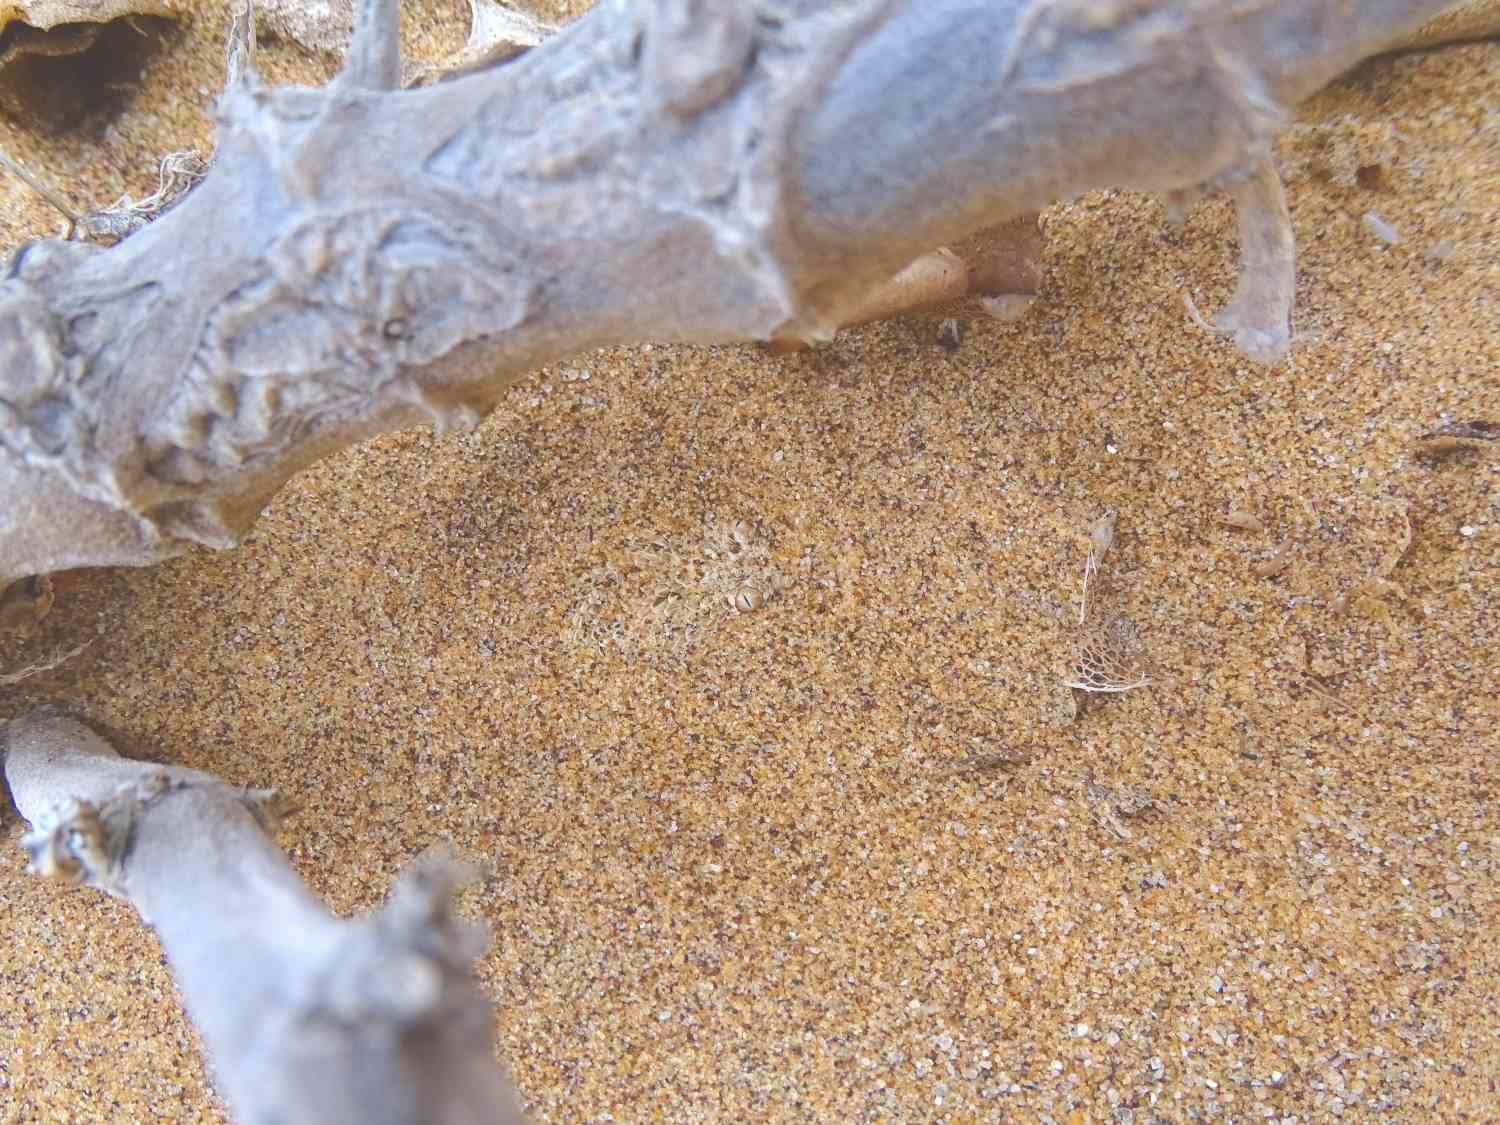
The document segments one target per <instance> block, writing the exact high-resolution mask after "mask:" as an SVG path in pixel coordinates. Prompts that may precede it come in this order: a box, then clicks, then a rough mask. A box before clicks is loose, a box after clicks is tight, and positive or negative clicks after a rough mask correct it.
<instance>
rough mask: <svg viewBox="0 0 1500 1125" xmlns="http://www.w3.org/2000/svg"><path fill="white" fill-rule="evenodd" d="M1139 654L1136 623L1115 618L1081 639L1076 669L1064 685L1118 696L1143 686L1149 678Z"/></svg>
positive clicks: (1075, 656)
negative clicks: (1143, 668) (1143, 669)
mask: <svg viewBox="0 0 1500 1125" xmlns="http://www.w3.org/2000/svg"><path fill="white" fill-rule="evenodd" d="M1140 657H1141V644H1140V638H1139V637H1138V636H1137V634H1136V629H1135V625H1134V624H1133V623H1132V622H1131V621H1130V620H1129V619H1127V618H1124V617H1112V618H1110V619H1108V620H1107V621H1104V622H1102V623H1100V624H1098V625H1095V626H1093V627H1092V628H1089V629H1088V630H1087V631H1086V632H1085V633H1084V634H1083V636H1081V637H1080V638H1079V639H1078V646H1077V648H1076V650H1075V655H1074V660H1073V671H1072V674H1071V676H1070V678H1068V679H1066V680H1064V681H1063V684H1064V686H1065V687H1070V688H1072V689H1073V690H1075V691H1082V692H1087V693H1089V694H1090V695H1118V694H1121V693H1123V692H1127V691H1134V690H1135V689H1136V688H1143V687H1145V686H1146V684H1147V682H1148V681H1147V679H1146V674H1145V672H1144V671H1142V669H1141V663H1140Z"/></svg>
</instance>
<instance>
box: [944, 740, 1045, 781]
mask: <svg viewBox="0 0 1500 1125" xmlns="http://www.w3.org/2000/svg"><path fill="white" fill-rule="evenodd" d="M969 744H970V745H971V746H973V747H974V749H973V750H972V751H971V752H970V753H968V754H965V755H964V756H963V757H962V758H960V759H958V761H956V762H952V763H949V764H948V767H947V768H948V772H949V773H953V774H964V773H1004V774H1009V773H1014V772H1015V771H1016V770H1018V769H1020V768H1021V767H1022V766H1024V765H1026V764H1028V763H1029V762H1030V761H1031V759H1032V751H1031V750H1030V748H1023V747H1014V746H1003V747H1001V748H1000V749H999V750H987V749H984V748H983V747H984V745H985V744H984V743H981V742H980V741H979V740H978V739H971V740H970V743H969Z"/></svg>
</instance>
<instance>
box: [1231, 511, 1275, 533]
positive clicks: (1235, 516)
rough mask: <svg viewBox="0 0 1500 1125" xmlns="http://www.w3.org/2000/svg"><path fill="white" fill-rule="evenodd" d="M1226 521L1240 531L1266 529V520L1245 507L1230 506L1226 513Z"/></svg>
mask: <svg viewBox="0 0 1500 1125" xmlns="http://www.w3.org/2000/svg"><path fill="white" fill-rule="evenodd" d="M1224 522H1225V523H1226V524H1228V525H1229V526H1230V527H1233V528H1237V529H1238V530H1240V531H1264V530H1265V529H1266V525H1265V522H1264V521H1263V520H1262V519H1261V518H1260V517H1259V516H1257V515H1256V514H1255V513H1254V512H1251V511H1248V510H1246V509H1245V508H1230V509H1229V511H1228V512H1226V513H1225V514H1224Z"/></svg>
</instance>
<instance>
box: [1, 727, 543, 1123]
mask: <svg viewBox="0 0 1500 1125" xmlns="http://www.w3.org/2000/svg"><path fill="white" fill-rule="evenodd" d="M4 752H5V776H6V781H7V782H8V783H9V785H10V790H11V794H12V795H13V797H14V798H15V802H16V806H17V808H19V809H20V811H21V814H22V815H23V816H24V817H25V818H26V819H27V821H29V822H30V824H31V826H32V831H31V833H30V834H29V835H28V836H27V837H26V841H25V843H26V847H27V849H28V850H29V851H30V852H31V855H32V866H33V868H34V869H35V870H37V871H38V872H40V873H42V874H44V875H50V876H53V877H57V878H63V879H67V880H70V881H73V882H78V883H86V884H88V885H90V886H94V887H98V888H99V889H101V890H104V891H107V892H109V893H110V894H113V895H117V896H119V897H120V898H124V899H126V900H128V901H129V902H131V903H132V904H133V905H134V906H135V907H136V909H137V910H139V911H140V914H141V917H142V918H143V919H144V920H145V921H147V922H149V923H150V924H151V925H152V927H154V928H155V930H156V933H157V935H158V937H159V938H160V939H161V943H162V946H163V948H164V949H165V950H166V953H167V958H168V960H169V961H170V962H171V965H172V971H173V974H174V975H175V976H176V978H177V982H178V986H179V987H180V988H181V990H182V995H183V1001H184V1004H185V1006H186V1008H187V1011H188V1014H189V1016H190V1017H191V1018H192V1020H193V1022H194V1023H195V1024H197V1026H198V1029H199V1031H200V1032H201V1033H202V1035H203V1039H204V1042H205V1043H206V1044H207V1047H208V1051H209V1054H210V1057H211V1061H212V1064H213V1068H214V1072H215V1074H216V1076H217V1079H218V1083H219V1087H220V1091H221V1092H222V1094H223V1095H224V1098H225V1100H226V1101H227V1102H228V1103H229V1105H230V1107H231V1109H232V1110H233V1112H234V1115H235V1118H236V1120H238V1121H239V1122H241V1123H242V1125H256V1123H266V1125H270V1123H272V1122H275V1123H278V1125H327V1123H328V1122H334V1121H360V1122H380V1123H386V1125H417V1123H423V1125H426V1123H434V1125H480V1123H488V1125H495V1123H502V1122H519V1121H520V1120H521V1118H520V1114H519V1112H518V1111H517V1109H516V1108H515V1102H514V1100H513V1098H512V1095H511V1093H510V1090H509V1088H508V1085H507V1083H506V1081H505V1079H504V1077H503V1075H502V1074H501V1071H500V1068H499V1065H498V1063H497V1062H496V1061H495V1047H494V1038H493V1030H492V1022H493V1021H492V1018H491V1013H490V1009H489V1005H488V1004H487V1003H486V1001H485V1000H484V998H483V997H482V996H481V995H480V994H479V991H478V989H477V988H476V986H475V984H474V982H473V979H472V977H471V976H470V966H471V965H472V963H473V961H474V959H475V958H476V957H477V956H478V955H479V954H480V953H481V952H482V951H483V947H484V944H485V941H484V936H483V933H482V932H481V931H480V930H479V929H478V928H477V927H475V926H472V925H469V924H467V923H464V922H462V921H460V920H459V919H457V918H456V917H454V915H453V914H452V912H451V908H450V906H451V898H452V892H453V890H454V887H455V882H456V878H457V873H456V870H455V868H454V867H453V866H452V865H451V864H447V863H444V862H441V861H438V860H428V861H425V862H422V863H419V864H418V865H417V867H416V868H415V869H414V870H412V871H409V872H408V873H407V874H406V875H405V876H404V877H403V879H402V880H401V882H400V883H399V884H398V885H397V887H396V890H395V891H394V893H393V894H392V895H391V898H390V901H389V902H388V903H387V905H386V906H385V908H384V909H383V910H381V911H380V912H379V913H377V914H374V915H371V916H370V917H368V918H364V919H360V920H356V921H341V920H339V919H337V918H334V917H333V916H332V915H331V914H329V912H328V910H327V909H326V908H325V907H324V906H323V904H322V903H320V902H319V901H318V900H317V899H316V898H315V897H314V896H313V895H312V894H311V893H310V892H309V891H308V890H307V888H306V887H305V886H303V884H302V882H301V880H299V879H298V878H297V875H296V873H295V872H294V871H293V870H292V867H291V864H289V863H288V862H287V859H286V857H285V856H284V855H283V854H282V853H281V851H280V850H279V849H278V848H277V847H276V845H275V844H273V843H272V842H271V841H270V839H269V838H268V837H267V835H266V829H267V828H269V827H270V826H271V825H272V823H273V822H274V820H275V817H276V815H277V811H278V807H277V801H276V800H275V795H274V794H273V793H271V792H270V791H267V790H243V789H236V788H234V787H233V786H230V785H227V784H225V783H224V782H223V781H220V780H219V779H218V778H216V777H213V776H212V775H210V774H206V773H200V772H198V771H196V770H187V769H180V768H176V767H171V766H160V765H155V764H152V763H149V762H138V761H132V760H129V759H125V758H121V757H120V756H119V755H118V754H116V753H115V751H114V749H113V748H112V747H110V745H109V744H108V743H106V742H105V741H104V740H103V739H101V738H100V737H99V736H98V735H96V734H95V733H94V732H93V731H91V730H89V729H88V728H87V727H85V726H83V725H82V724H81V723H79V722H76V721H74V720H72V719H69V718H65V717H62V716H59V715H54V714H50V713H47V712H33V713H32V714H30V715H27V716H24V717H22V718H20V719H17V720H15V721H13V722H12V723H10V725H9V726H8V727H7V728H6V730H5V732H4Z"/></svg>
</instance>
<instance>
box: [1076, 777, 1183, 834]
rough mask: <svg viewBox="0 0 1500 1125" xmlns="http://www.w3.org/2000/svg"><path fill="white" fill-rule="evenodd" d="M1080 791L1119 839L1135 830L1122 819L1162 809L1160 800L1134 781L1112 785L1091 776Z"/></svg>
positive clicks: (1098, 816) (1133, 817)
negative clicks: (1096, 780)
mask: <svg viewBox="0 0 1500 1125" xmlns="http://www.w3.org/2000/svg"><path fill="white" fill-rule="evenodd" d="M1083 792H1084V796H1085V798H1087V800H1088V803H1089V805H1090V806H1091V807H1092V808H1093V810H1094V815H1095V817H1096V818H1097V819H1098V821H1099V823H1101V824H1103V825H1104V826H1105V827H1107V828H1108V829H1109V830H1110V831H1111V832H1113V833H1114V834H1115V835H1116V836H1118V837H1119V838H1120V839H1121V840H1126V841H1130V840H1134V839H1135V833H1134V832H1132V831H1131V830H1130V829H1129V828H1127V827H1126V826H1125V824H1124V821H1127V820H1135V819H1138V818H1140V817H1144V816H1146V815H1147V814H1150V813H1160V812H1163V811H1164V809H1163V806H1162V804H1161V802H1159V801H1158V800H1156V798H1155V797H1153V796H1151V794H1150V793H1148V792H1146V790H1144V789H1142V788H1140V787H1139V786H1136V785H1118V786H1114V787H1113V788H1111V787H1110V786H1106V785H1100V784H1098V783H1097V782H1095V781H1092V780H1091V781H1089V782H1088V783H1087V784H1086V785H1085V786H1084V790H1083Z"/></svg>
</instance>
